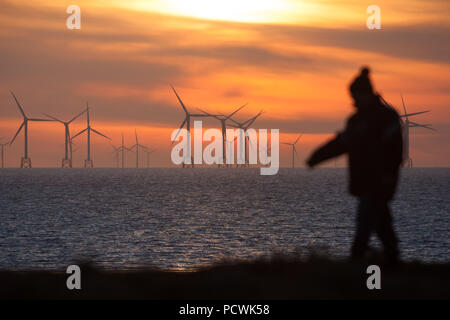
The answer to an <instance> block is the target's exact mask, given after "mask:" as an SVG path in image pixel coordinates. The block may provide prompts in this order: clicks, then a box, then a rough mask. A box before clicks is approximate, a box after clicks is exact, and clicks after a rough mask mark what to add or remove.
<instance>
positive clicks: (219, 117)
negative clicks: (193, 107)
mask: <svg viewBox="0 0 450 320" xmlns="http://www.w3.org/2000/svg"><path fill="white" fill-rule="evenodd" d="M246 105H247V103H246V104H244V105H243V106H241V107H239V108H238V109H236V110H234V111H233V112H232V113H230V114H229V115H228V116H226V115H215V114H210V113H208V112H206V111H203V110H201V109H199V110H200V111H201V112H203V113H204V114H206V115H207V116H209V117H213V118H215V119H217V120H219V121H220V124H221V125H222V157H223V165H224V166H225V165H226V150H227V149H226V141H227V128H226V126H227V124H226V122H227V120H229V119H230V118H231V116H233V115H234V114H235V113H236V112H238V111H239V110H241V109H242V108H244V107H245V106H246ZM219 167H220V165H219Z"/></svg>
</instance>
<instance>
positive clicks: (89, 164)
mask: <svg viewBox="0 0 450 320" xmlns="http://www.w3.org/2000/svg"><path fill="white" fill-rule="evenodd" d="M86 115H87V127H86V129H83V130H81V131H80V132H78V133H77V134H76V135H74V136H73V137H72V139H75V138H76V137H78V136H79V135H80V134H82V133H84V132H87V159H86V160H84V167H85V168H93V167H94V163H93V162H92V159H91V131H92V132H94V133H96V134H98V135H99V136H102V137H104V138H106V139H109V140H111V139H110V138H109V137H107V136H105V135H104V134H103V133H100V132H98V131H97V130H95V129H93V128H92V127H91V123H90V119H89V104H88V103H87V102H86ZM72 139H71V140H72Z"/></svg>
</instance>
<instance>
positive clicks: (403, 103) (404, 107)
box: [400, 94, 408, 119]
mask: <svg viewBox="0 0 450 320" xmlns="http://www.w3.org/2000/svg"><path fill="white" fill-rule="evenodd" d="M400 97H401V98H402V105H403V110H404V111H405V117H406V119H408V116H407V115H406V114H407V112H406V106H405V101H404V100H403V94H400Z"/></svg>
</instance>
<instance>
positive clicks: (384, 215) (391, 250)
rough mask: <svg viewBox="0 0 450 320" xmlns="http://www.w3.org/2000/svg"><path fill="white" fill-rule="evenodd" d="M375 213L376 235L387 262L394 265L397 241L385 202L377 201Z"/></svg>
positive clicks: (397, 257) (396, 254)
mask: <svg viewBox="0 0 450 320" xmlns="http://www.w3.org/2000/svg"><path fill="white" fill-rule="evenodd" d="M377 211H378V212H377V221H376V225H375V230H376V233H377V235H378V238H379V239H380V240H381V243H382V244H383V249H384V255H385V257H386V260H387V262H388V263H392V264H395V263H397V262H398V259H399V251H398V240H397V237H396V235H395V232H394V228H393V226H392V217H391V213H390V210H389V205H388V203H387V201H384V200H379V201H377Z"/></svg>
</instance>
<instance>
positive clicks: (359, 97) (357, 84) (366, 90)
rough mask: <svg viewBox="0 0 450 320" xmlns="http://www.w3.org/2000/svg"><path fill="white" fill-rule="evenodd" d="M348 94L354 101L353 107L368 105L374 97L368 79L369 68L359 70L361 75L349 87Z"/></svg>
mask: <svg viewBox="0 0 450 320" xmlns="http://www.w3.org/2000/svg"><path fill="white" fill-rule="evenodd" d="M350 94H351V95H352V98H353V100H355V107H357V108H361V107H364V106H368V105H369V104H370V101H371V100H372V98H373V97H374V92H373V88H372V84H371V82H370V79H369V68H367V67H362V68H361V73H360V74H359V75H358V76H357V77H356V78H355V80H353V82H352V83H351V85H350Z"/></svg>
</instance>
